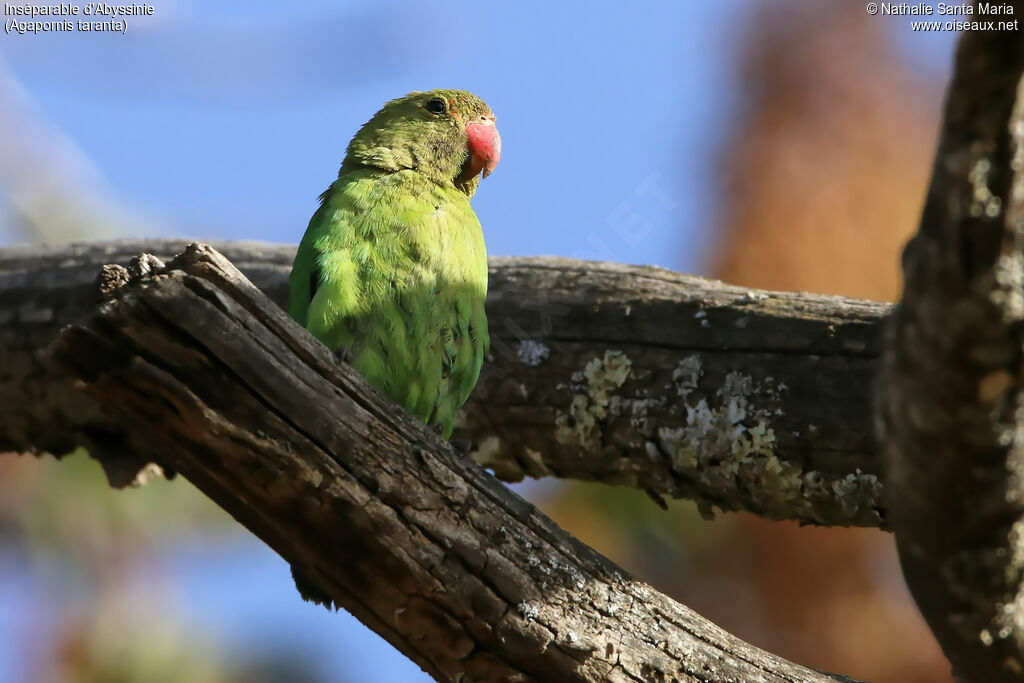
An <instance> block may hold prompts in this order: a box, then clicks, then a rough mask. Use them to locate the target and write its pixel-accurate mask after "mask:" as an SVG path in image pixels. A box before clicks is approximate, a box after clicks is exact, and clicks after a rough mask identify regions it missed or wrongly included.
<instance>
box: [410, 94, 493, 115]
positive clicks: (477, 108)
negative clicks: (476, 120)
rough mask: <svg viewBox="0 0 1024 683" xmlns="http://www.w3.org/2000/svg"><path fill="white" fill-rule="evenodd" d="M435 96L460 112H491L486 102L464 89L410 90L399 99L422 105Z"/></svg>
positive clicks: (474, 113) (471, 113) (472, 113)
mask: <svg viewBox="0 0 1024 683" xmlns="http://www.w3.org/2000/svg"><path fill="white" fill-rule="evenodd" d="M435 97H439V98H441V99H443V100H445V101H446V102H448V106H449V107H451V108H452V109H453V110H454V111H455V112H458V113H460V114H470V115H477V114H491V108H490V107H488V106H487V103H486V102H484V101H483V100H482V99H480V98H479V97H477V96H476V95H474V94H473V93H471V92H467V91H465V90H447V89H444V88H439V89H437V90H428V91H425V92H411V93H409V94H408V95H406V96H405V97H403V98H401V100H400V101H405V102H415V103H416V104H420V105H422V104H426V103H427V102H428V101H429V100H432V99H434V98H435Z"/></svg>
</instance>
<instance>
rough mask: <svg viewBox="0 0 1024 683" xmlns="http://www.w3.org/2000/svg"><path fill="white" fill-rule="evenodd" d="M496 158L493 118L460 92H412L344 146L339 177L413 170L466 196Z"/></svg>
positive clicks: (479, 102)
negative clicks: (367, 170) (365, 170)
mask: <svg viewBox="0 0 1024 683" xmlns="http://www.w3.org/2000/svg"><path fill="white" fill-rule="evenodd" d="M499 159H501V136H500V135H499V134H498V128H497V126H496V125H495V119H494V113H493V112H491V109H490V107H488V106H487V105H486V104H485V103H484V101H483V100H481V99H480V98H479V97H477V96H476V95H474V94H472V93H469V92H466V91H464V90H431V91H429V92H413V93H409V94H408V95H406V96H405V97H402V98H399V99H397V100H392V101H390V102H388V103H387V104H385V105H384V107H383V108H382V109H381V110H380V111H379V112H377V113H376V114H374V116H373V118H371V119H370V120H369V121H368V122H367V123H366V124H365V125H364V126H363V127H362V128H361V129H359V132H358V133H356V135H355V137H354V138H352V142H350V143H349V146H348V153H347V155H346V157H345V163H344V164H342V172H343V173H344V172H345V170H346V167H347V168H356V167H360V166H363V167H365V166H369V167H373V168H380V169H382V170H385V171H400V170H402V169H407V168H408V169H415V170H417V171H419V172H421V173H423V174H424V175H427V176H429V177H430V178H431V179H433V180H435V181H436V182H439V183H449V182H450V183H454V184H455V186H456V187H458V188H459V189H461V190H463V191H464V192H466V194H468V195H470V196H472V194H473V192H475V191H476V187H477V185H478V184H479V182H480V179H481V178H486V177H487V176H489V175H490V174H491V172H492V171H493V170H494V168H495V166H497V165H498V161H499Z"/></svg>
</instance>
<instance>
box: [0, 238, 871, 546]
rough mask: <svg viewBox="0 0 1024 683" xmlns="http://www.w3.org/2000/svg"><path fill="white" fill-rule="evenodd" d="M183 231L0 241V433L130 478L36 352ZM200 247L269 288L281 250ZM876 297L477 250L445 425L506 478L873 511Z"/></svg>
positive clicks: (173, 244)
mask: <svg viewBox="0 0 1024 683" xmlns="http://www.w3.org/2000/svg"><path fill="white" fill-rule="evenodd" d="M185 244H186V242H184V241H181V240H178V241H174V240H146V241H123V242H98V243H91V244H78V245H71V246H64V247H8V248H6V249H2V250H0V354H2V355H0V357H2V358H3V361H2V362H0V450H15V451H27V450H32V449H38V450H48V451H52V452H54V453H57V454H61V453H65V452H67V451H69V450H70V449H72V448H74V447H75V446H76V445H79V444H84V445H86V446H87V447H88V448H89V449H90V451H91V452H92V453H93V454H94V455H95V456H97V457H98V458H99V459H101V462H104V465H105V467H106V469H107V471H108V473H109V474H110V476H111V478H112V482H113V483H115V484H119V485H120V484H124V483H127V482H129V481H131V480H132V479H133V478H134V477H135V475H136V472H137V471H138V470H139V468H140V466H141V463H140V462H139V461H138V459H137V457H135V455H136V454H135V452H134V451H133V450H132V449H131V448H127V447H126V445H125V443H124V433H123V430H122V429H121V428H120V426H119V425H118V423H117V422H116V421H114V420H111V419H110V418H109V417H105V416H104V415H103V414H102V413H101V412H100V411H99V410H97V408H96V406H95V405H94V404H93V402H92V400H91V399H90V398H88V397H87V396H83V395H80V394H78V393H77V392H72V391H70V390H69V388H68V382H67V379H66V378H64V377H60V376H59V375H57V374H54V373H53V372H51V371H50V370H49V369H48V368H46V367H44V366H43V365H41V364H40V363H39V361H38V357H37V352H38V350H39V349H41V348H43V347H45V346H46V344H48V343H49V342H50V341H52V340H53V338H54V337H55V336H56V334H57V332H58V331H59V330H60V328H61V327H62V326H64V325H67V324H71V323H72V322H75V321H76V320H78V319H80V318H81V317H82V316H84V315H86V314H87V313H88V312H89V311H90V310H91V309H92V307H93V306H94V302H95V288H94V280H95V276H96V273H97V272H98V271H99V269H100V268H101V266H103V265H104V264H107V263H122V264H127V263H128V261H129V259H130V258H131V257H132V256H134V255H136V254H138V253H140V252H148V253H152V254H156V255H158V256H160V257H162V258H169V257H170V256H171V255H173V254H174V253H176V252H179V251H181V250H182V249H183V248H184V246H185ZM216 246H217V247H218V248H219V249H221V250H222V251H223V252H224V253H225V255H226V256H228V258H230V259H231V260H232V262H234V263H236V264H237V265H238V266H239V268H240V269H241V270H242V271H243V272H244V273H246V274H247V276H248V277H249V278H250V279H251V280H252V281H253V282H254V283H255V284H256V285H257V286H259V287H260V288H261V289H262V290H263V291H264V292H266V293H267V294H268V295H269V296H270V297H271V298H272V299H273V300H274V301H276V302H278V303H283V302H284V301H285V299H286V297H287V282H286V278H287V273H288V270H289V268H290V266H291V260H292V256H293V255H294V248H292V247H288V246H283V245H281V246H278V245H266V244H256V243H224V244H217V245H216ZM887 311H888V307H887V306H886V305H884V304H877V303H871V302H865V301H857V300H851V299H842V298H839V297H827V296H819V295H813V294H803V293H779V292H764V291H759V290H750V289H744V288H739V287H732V286H729V285H725V284H723V283H720V282H715V281H711V280H705V279H702V278H697V277H692V276H686V275H680V274H677V273H673V272H670V271H666V270H662V269H659V268H650V267H637V266H625V265H615V264H607V263H593V262H583V261H574V260H569V259H555V258H528V259H527V258H497V259H492V264H491V275H490V295H489V297H488V315H489V318H490V326H491V335H492V349H493V354H492V358H491V360H490V361H489V362H488V363H487V364H486V365H485V369H484V373H483V377H482V379H481V381H480V383H479V385H478V387H477V390H476V392H475V394H474V396H473V398H472V400H471V402H470V403H469V404H468V406H467V409H466V411H465V415H464V419H463V420H462V423H461V428H460V430H459V433H458V434H457V435H456V436H457V437H460V438H468V439H470V440H472V442H473V443H474V444H475V450H474V452H473V456H474V457H475V458H476V459H477V460H478V461H480V462H482V463H484V464H486V465H487V466H488V467H490V468H493V470H494V471H495V473H496V474H497V475H498V476H499V477H500V478H502V479H504V480H507V481H514V480H519V479H521V478H522V477H523V476H532V477H543V476H557V477H563V478H576V479H585V480H594V481H602V482H605V483H610V484H619V485H628V486H636V487H639V488H641V489H645V490H648V491H651V492H653V493H655V494H658V495H663V496H668V497H684V498H692V499H694V500H696V501H698V503H700V504H701V505H702V507H703V509H705V510H706V509H708V508H709V507H710V506H711V505H712V504H713V505H717V506H719V507H721V508H723V509H727V510H748V511H751V512H754V513H757V514H760V515H765V516H768V517H771V518H777V519H796V520H799V521H801V522H805V523H815V524H829V525H859V526H877V525H882V526H884V525H885V511H884V504H883V502H882V485H881V483H880V481H879V478H878V475H880V474H881V469H882V468H881V464H880V463H879V461H878V459H877V456H876V454H875V450H874V445H873V444H874V441H873V435H872V431H873V427H872V421H871V407H870V405H871V392H872V382H873V379H874V374H875V370H874V369H875V366H876V361H877V355H878V353H879V342H880V340H879V328H880V324H879V323H880V321H881V320H882V318H883V316H884V315H885V314H886V313H887Z"/></svg>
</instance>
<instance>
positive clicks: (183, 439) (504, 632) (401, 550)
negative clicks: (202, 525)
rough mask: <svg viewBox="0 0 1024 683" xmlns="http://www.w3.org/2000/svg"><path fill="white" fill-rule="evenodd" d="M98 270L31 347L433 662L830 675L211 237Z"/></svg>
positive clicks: (307, 569)
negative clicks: (260, 280) (337, 334)
mask: <svg viewBox="0 0 1024 683" xmlns="http://www.w3.org/2000/svg"><path fill="white" fill-rule="evenodd" d="M136 266H137V267H136V269H135V270H136V271H137V272H138V273H139V274H141V277H138V276H137V277H135V278H133V279H132V281H130V282H129V279H130V278H129V273H128V272H127V271H124V270H123V269H118V268H108V269H105V271H104V276H103V279H102V283H101V284H102V285H103V289H104V291H105V293H106V296H107V297H108V300H107V301H106V302H105V303H103V304H102V305H100V306H99V308H98V309H97V310H96V313H95V314H93V315H91V316H89V317H88V318H87V319H86V320H84V321H82V322H81V323H79V324H75V325H72V326H70V327H68V328H66V329H65V330H64V331H63V332H62V333H61V334H60V336H59V338H58V339H57V341H56V342H55V343H54V344H53V345H52V346H51V348H50V350H49V352H48V355H47V361H48V362H50V363H53V364H56V365H59V366H60V367H61V368H62V369H63V370H64V371H66V372H67V373H68V374H69V375H71V376H73V377H75V378H77V382H78V388H79V389H80V390H81V391H83V392H84V393H86V394H88V395H90V396H91V397H92V398H93V400H94V401H95V402H96V404H97V405H99V406H101V407H102V408H103V409H104V410H106V411H109V412H110V413H112V414H113V415H114V416H116V417H117V418H118V419H119V420H121V421H122V424H123V425H124V428H125V431H124V434H125V435H127V441H128V445H129V446H135V447H139V448H144V449H146V450H150V451H152V452H154V453H155V454H156V455H157V456H158V457H159V459H160V461H161V462H162V463H164V464H167V465H170V466H172V467H173V468H175V469H176V470H177V471H179V472H181V473H182V474H183V475H184V476H186V477H187V478H189V480H190V481H192V482H193V483H194V484H195V485H196V486H197V487H198V488H200V489H201V490H202V491H204V492H205V493H206V494H207V495H209V496H210V497H211V498H212V499H214V500H215V501H216V502H217V503H218V504H220V505H221V506H222V507H224V508H225V509H226V510H228V511H229V512H230V513H231V514H233V515H234V516H235V517H236V518H237V519H238V520H239V521H240V522H242V523H243V524H245V525H246V526H247V527H248V528H249V529H251V530H252V531H253V532H254V533H255V534H256V535H258V536H259V537H260V538H262V539H263V540H265V541H266V542H267V543H268V544H269V545H270V546H271V547H273V548H274V549H275V550H276V551H277V552H279V553H280V554H281V555H282V556H283V557H284V558H285V559H286V560H288V561H289V562H291V563H292V564H293V566H295V567H296V568H297V570H298V571H299V572H300V573H301V574H302V575H303V576H304V578H305V579H306V580H307V581H309V582H311V583H312V584H313V585H314V586H315V587H316V588H317V589H318V590H319V591H320V592H322V593H323V594H325V595H326V596H328V597H329V598H330V599H331V600H333V601H334V602H335V603H337V604H338V605H341V606H343V607H345V608H346V609H348V610H350V611H351V612H352V613H353V614H355V615H356V616H357V617H358V618H359V619H361V620H362V621H363V622H364V623H366V624H367V625H368V626H370V627H371V628H373V629H374V630H375V631H377V632H378V633H380V634H381V635H383V636H384V637H385V638H387V639H388V640H389V641H390V642H391V643H392V644H394V645H395V646H396V647H397V648H398V649H399V650H401V651H402V652H403V653H405V654H406V655H408V656H409V657H411V658H412V659H413V660H415V661H416V662H417V663H418V664H419V665H420V666H422V667H423V668H424V669H425V670H426V671H427V672H429V673H430V674H431V675H433V676H434V677H435V678H437V679H438V680H475V681H483V680H487V681H498V680H509V681H526V680H550V681H555V680H557V681H659V680H666V681H667V680H679V681H735V680H742V681H789V682H797V681H830V680H833V681H834V680H844V679H842V678H841V677H835V676H830V675H827V674H823V673H819V672H815V671H812V670H809V669H806V668H803V667H799V666H796V665H793V664H791V663H789V662H786V661H785V660H782V659H781V658H778V657H776V656H773V655H770V654H768V653H765V652H762V651H760V650H758V649H756V648H753V647H751V646H749V645H747V644H745V643H743V642H742V641H739V640H738V639H736V638H734V637H732V636H730V635H729V634H727V633H725V632H724V631H722V630H721V629H719V628H717V627H716V626H714V625H713V624H711V623H709V622H707V621H705V620H703V619H702V618H700V617H699V616H698V615H696V614H694V613H693V612H691V611H689V610H688V609H687V608H685V607H683V606H682V605H679V604H677V603H674V602H673V601H672V600H670V599H669V598H667V597H666V596H664V595H662V594H660V593H658V592H657V591H655V590H653V589H652V588H650V587H649V586H647V585H645V584H643V583H642V582H639V581H637V580H636V579H634V578H632V577H630V576H629V575H627V574H626V573H625V572H624V571H623V570H621V569H620V568H618V567H616V566H614V565H613V564H611V563H610V562H609V561H608V560H606V559H605V558H603V557H601V556H600V555H598V554H597V553H596V552H594V551H593V550H591V549H590V548H588V547H586V546H584V545H582V544H580V543H579V542H578V541H576V540H574V539H573V538H572V537H571V536H569V535H568V534H566V533H565V532H563V531H562V530H560V529H559V528H558V527H557V526H556V525H555V524H554V523H553V522H551V521H550V520H549V519H548V518H546V517H545V516H544V515H543V514H541V513H540V512H539V511H537V510H536V509H535V508H534V507H533V506H531V505H529V504H528V503H526V502H525V501H523V500H521V499H520V498H518V497H517V496H516V495H515V494H514V493H512V492H511V491H509V490H508V489H507V488H506V487H504V486H502V485H501V484H499V483H498V482H497V481H496V480H494V479H493V478H492V477H490V476H489V475H488V474H487V473H486V472H484V470H483V469H482V468H480V467H479V466H477V465H476V464H475V463H473V462H472V461H469V460H468V459H466V458H465V457H463V456H461V455H459V454H458V453H457V452H455V451H454V450H453V449H452V448H451V447H450V445H448V444H446V443H445V442H443V441H441V440H440V439H439V437H437V435H436V434H435V433H434V432H433V431H432V430H431V429H429V428H428V427H425V426H424V425H422V424H419V423H417V422H415V421H414V420H412V419H410V418H409V417H408V416H407V415H405V414H404V413H403V412H402V411H401V409H400V408H398V407H397V406H396V405H395V404H394V403H393V402H391V401H390V400H388V399H387V398H385V397H383V396H382V395H380V394H379V393H378V392H376V391H375V390H373V389H372V388H371V387H369V386H368V385H367V384H366V383H365V382H364V381H363V380H362V379H361V378H360V377H359V376H358V375H357V374H355V373H354V371H352V369H351V368H350V367H349V366H348V365H346V364H342V363H338V362H337V361H336V360H335V359H334V357H333V356H332V355H331V353H330V352H329V351H328V350H327V349H326V348H324V347H323V346H322V345H321V344H319V343H318V342H316V341H315V340H314V339H313V338H312V337H311V336H310V335H309V334H308V333H306V332H305V330H303V329H301V328H300V327H299V326H298V325H296V324H295V323H294V322H293V321H292V320H291V319H289V318H288V317H287V315H286V314H285V313H284V312H283V311H282V310H281V309H280V308H279V307H278V306H276V305H275V304H273V303H272V302H271V301H269V300H268V299H267V298H266V297H265V296H264V295H263V294H261V293H260V292H259V290H258V289H256V288H255V287H254V286H253V285H252V284H250V283H249V282H248V281H247V280H246V279H245V278H244V276H242V275H241V273H239V272H238V271H237V270H235V269H234V268H233V267H232V266H231V264H230V263H229V262H228V261H227V260H226V259H224V258H223V257H222V256H220V255H219V254H218V253H217V252H215V251H213V250H212V249H210V248H208V247H203V246H198V247H191V248H189V249H188V250H187V251H186V253H185V254H184V255H182V256H181V257H180V258H177V259H175V261H174V262H173V263H172V264H171V265H170V267H169V268H167V269H164V268H162V266H161V264H159V262H157V261H156V260H155V259H151V258H145V259H141V260H139V261H137V262H136Z"/></svg>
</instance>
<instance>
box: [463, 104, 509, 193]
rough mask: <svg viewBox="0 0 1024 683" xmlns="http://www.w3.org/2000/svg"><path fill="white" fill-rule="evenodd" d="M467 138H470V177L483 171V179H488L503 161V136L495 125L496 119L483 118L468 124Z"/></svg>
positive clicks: (490, 117)
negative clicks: (499, 162)
mask: <svg viewBox="0 0 1024 683" xmlns="http://www.w3.org/2000/svg"><path fill="white" fill-rule="evenodd" d="M466 137H468V138H469V156H470V158H469V160H468V162H469V163H468V164H467V165H468V166H469V169H467V170H469V171H471V174H470V175H469V177H470V178H472V177H473V176H475V175H476V174H477V173H480V171H483V174H484V175H483V177H484V178H486V177H487V176H489V175H491V172H492V171H494V168H495V167H496V166H497V165H498V161H500V160H501V135H499V134H498V127H497V126H496V125H495V124H494V117H493V116H481V117H480V118H478V119H476V120H474V121H470V122H469V123H467V124H466Z"/></svg>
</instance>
